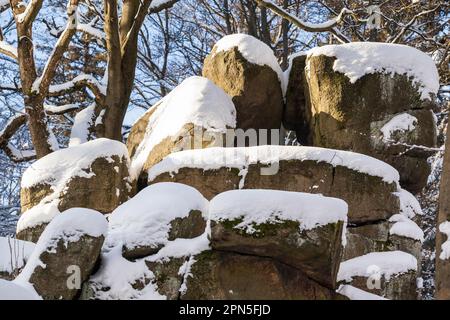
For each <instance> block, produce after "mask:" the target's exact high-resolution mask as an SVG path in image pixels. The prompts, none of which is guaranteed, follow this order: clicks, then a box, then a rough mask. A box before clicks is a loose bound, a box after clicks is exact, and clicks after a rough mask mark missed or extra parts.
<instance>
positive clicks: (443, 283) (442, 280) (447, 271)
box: [435, 127, 450, 300]
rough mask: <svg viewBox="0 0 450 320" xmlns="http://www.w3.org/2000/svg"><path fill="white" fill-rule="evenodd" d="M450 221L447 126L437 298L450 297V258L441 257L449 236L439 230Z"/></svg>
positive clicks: (439, 234) (438, 243)
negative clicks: (442, 224) (443, 246)
mask: <svg viewBox="0 0 450 320" xmlns="http://www.w3.org/2000/svg"><path fill="white" fill-rule="evenodd" d="M445 221H450V128H449V127H447V140H446V142H445V154H444V160H443V165H442V175H441V185H440V190H439V214H438V217H437V226H436V281H435V283H436V299H439V300H449V299H450V259H446V260H442V259H440V257H439V256H440V254H441V246H442V244H443V243H444V242H445V241H446V240H447V236H446V235H445V234H443V233H442V232H440V231H439V226H440V224H441V223H443V222H445Z"/></svg>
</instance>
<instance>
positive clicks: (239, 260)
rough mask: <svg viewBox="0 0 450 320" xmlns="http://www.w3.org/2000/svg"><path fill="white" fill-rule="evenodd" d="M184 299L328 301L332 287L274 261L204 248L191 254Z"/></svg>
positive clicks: (332, 291) (334, 296)
mask: <svg viewBox="0 0 450 320" xmlns="http://www.w3.org/2000/svg"><path fill="white" fill-rule="evenodd" d="M195 260H196V262H195V263H194V264H193V265H192V267H191V274H192V276H189V277H188V278H187V282H186V287H187V290H186V292H185V293H184V295H182V296H181V299H185V300H206V299H208V300H211V299H212V300H225V299H226V300H237V299H243V300H246V299H247V300H249V299H251V300H261V299H267V300H329V299H335V298H338V295H337V294H336V293H335V291H334V290H331V289H328V288H325V287H323V286H321V285H320V284H318V283H316V282H314V281H313V280H310V279H309V278H308V277H306V276H305V275H304V274H303V273H302V272H301V271H300V270H297V269H295V268H292V267H290V266H287V265H285V264H282V263H280V262H278V261H275V260H272V259H269V258H263V257H255V256H249V255H240V254H235V253H231V252H218V251H207V252H204V253H201V254H200V255H198V256H196V257H195Z"/></svg>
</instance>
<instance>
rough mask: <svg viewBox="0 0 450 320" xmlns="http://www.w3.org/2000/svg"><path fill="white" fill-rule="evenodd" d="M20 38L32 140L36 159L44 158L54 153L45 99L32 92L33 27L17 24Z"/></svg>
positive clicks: (20, 55) (33, 72) (19, 50)
mask: <svg viewBox="0 0 450 320" xmlns="http://www.w3.org/2000/svg"><path fill="white" fill-rule="evenodd" d="M14 10H15V14H16V15H17V14H18V13H19V14H20V13H22V12H23V10H24V8H23V7H22V6H20V4H18V5H17V6H15V7H14ZM17 37H18V46H17V52H18V64H19V69H20V80H21V84H22V91H23V95H24V105H25V112H26V113H27V115H28V127H29V130H30V135H31V140H32V142H33V146H34V149H35V151H36V157H37V158H38V159H39V158H42V157H44V156H46V155H47V154H49V153H51V152H53V150H52V147H51V145H50V144H49V135H50V134H49V129H48V127H47V116H46V114H45V111H44V106H43V99H42V97H41V96H39V95H38V94H36V93H33V92H32V87H33V83H34V81H36V78H37V74H36V67H35V62H34V53H33V40H32V39H33V35H32V30H31V26H26V27H25V26H24V25H22V24H20V23H18V24H17Z"/></svg>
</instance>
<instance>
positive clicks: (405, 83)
mask: <svg viewBox="0 0 450 320" xmlns="http://www.w3.org/2000/svg"><path fill="white" fill-rule="evenodd" d="M335 61H336V58H335V57H332V56H325V55H314V54H310V55H309V56H308V57H307V58H305V56H299V57H296V58H295V59H293V62H292V73H291V76H290V82H289V85H288V90H287V95H286V101H287V105H286V109H285V118H284V123H285V126H287V127H288V128H289V129H292V130H296V131H297V136H300V138H301V139H303V142H305V143H307V144H310V145H314V146H321V147H327V148H335V149H342V150H352V151H355V152H359V153H363V154H367V155H370V156H373V157H375V158H378V159H381V160H383V161H385V162H387V163H389V164H391V165H392V166H394V167H395V168H396V169H397V170H399V172H400V176H401V183H402V186H404V187H405V188H406V189H408V190H410V191H414V192H415V191H419V190H421V189H422V188H423V186H424V185H425V183H426V179H427V177H428V175H429V171H430V169H429V166H428V164H427V162H426V159H427V158H428V157H429V156H430V152H429V151H427V150H426V148H427V147H434V146H435V145H436V128H435V123H434V116H433V113H432V108H433V103H432V102H431V101H430V100H429V99H425V100H423V99H422V97H421V93H420V92H419V90H418V85H417V84H416V83H414V80H413V79H411V78H409V77H407V76H405V75H399V74H395V75H390V74H383V73H381V72H380V73H373V74H367V75H364V76H362V77H361V78H359V79H358V80H356V81H355V82H354V83H352V82H351V81H350V79H349V78H348V77H347V76H346V75H345V74H344V73H340V72H337V71H334V69H333V66H334V64H335ZM305 67H306V68H305ZM302 68H305V69H303V71H302ZM399 117H401V118H408V121H410V122H411V123H410V125H407V126H406V127H405V128H401V127H398V122H399V121H398V120H399V119H400V118H399ZM400 122H402V123H403V124H404V123H405V122H404V121H400ZM411 146H424V147H425V148H421V147H411Z"/></svg>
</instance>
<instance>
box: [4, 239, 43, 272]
mask: <svg viewBox="0 0 450 320" xmlns="http://www.w3.org/2000/svg"><path fill="white" fill-rule="evenodd" d="M34 247H35V244H34V243H32V242H28V241H22V240H18V239H14V238H9V237H6V238H5V237H0V273H1V272H7V273H11V272H13V271H14V270H18V269H21V268H23V266H24V265H25V263H26V261H28V258H29V257H30V255H31V253H32V252H33V250H34Z"/></svg>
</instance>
